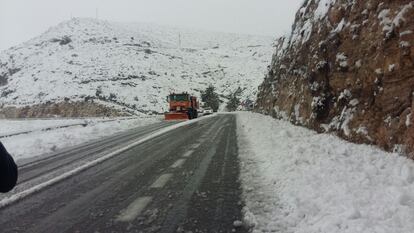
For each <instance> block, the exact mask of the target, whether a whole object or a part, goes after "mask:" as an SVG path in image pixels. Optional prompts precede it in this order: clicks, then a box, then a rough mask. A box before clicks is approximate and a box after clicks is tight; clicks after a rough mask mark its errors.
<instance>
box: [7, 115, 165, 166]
mask: <svg viewBox="0 0 414 233" xmlns="http://www.w3.org/2000/svg"><path fill="white" fill-rule="evenodd" d="M85 120H86V121H87V122H88V125H87V126H86V127H83V126H76V127H70V128H61V129H55V130H50V131H33V132H32V133H29V134H22V135H17V136H13V137H7V138H3V139H1V141H2V143H3V144H4V146H5V147H6V148H7V150H8V151H9V152H10V154H11V155H12V156H13V158H14V159H15V160H17V161H19V160H22V159H28V158H32V157H36V156H38V155H42V154H46V153H52V152H55V151H57V150H59V149H63V148H66V147H72V146H76V145H78V144H82V143H85V142H87V141H90V140H95V139H98V138H101V137H105V136H110V135H112V134H115V133H119V132H122V131H125V130H128V129H132V128H136V127H139V126H145V125H149V124H152V123H156V122H159V121H160V119H159V118H155V117H154V118H135V119H128V120H117V121H109V122H102V121H101V120H100V119H98V118H96V119H82V121H85ZM62 121H64V122H67V120H62ZM69 121H75V120H69ZM64 122H62V123H64ZM0 123H1V122H0ZM19 123H22V122H19ZM55 123H56V122H55ZM50 124H52V122H50V121H49V120H27V121H25V122H24V126H25V127H27V128H36V127H39V126H42V125H43V126H45V125H50ZM0 125H1V124H0ZM35 125H36V126H35ZM20 126H21V125H20ZM9 128H14V129H15V128H17V126H16V127H12V126H9ZM20 129H22V128H20Z"/></svg>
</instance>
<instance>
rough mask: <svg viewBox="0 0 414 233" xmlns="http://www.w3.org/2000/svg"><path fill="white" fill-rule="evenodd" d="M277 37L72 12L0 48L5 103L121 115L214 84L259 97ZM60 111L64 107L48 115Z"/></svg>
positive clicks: (0, 100) (159, 107)
mask: <svg viewBox="0 0 414 233" xmlns="http://www.w3.org/2000/svg"><path fill="white" fill-rule="evenodd" d="M272 41H273V40H272V38H270V37H264V36H253V35H238V34H234V33H216V32H207V31H202V30H200V31H194V30H190V29H179V28H171V27H166V26H159V25H153V24H144V23H112V22H109V21H102V20H96V19H88V18H74V19H72V20H69V21H65V22H62V23H60V24H58V25H57V26H54V27H51V28H50V29H49V30H47V31H46V32H45V33H43V34H42V35H40V36H38V37H35V38H33V39H31V40H29V41H27V42H24V43H22V44H21V45H19V46H15V47H12V48H10V49H8V50H5V51H2V52H0V93H1V95H0V96H1V97H0V106H2V109H3V111H2V112H3V116H5V115H6V117H7V112H9V113H10V112H14V113H13V114H9V115H13V116H15V117H16V116H20V117H22V116H25V114H23V113H22V111H20V109H23V108H26V109H27V108H28V107H29V108H30V106H34V109H36V108H38V107H39V106H44V105H45V104H46V105H48V104H49V107H48V109H49V108H50V105H56V104H57V103H62V102H63V103H64V102H67V103H77V102H88V101H89V102H93V103H95V104H97V105H102V106H106V107H109V108H115V109H118V110H120V112H122V114H121V115H124V114H125V113H126V114H137V115H141V114H148V113H162V112H164V111H165V110H166V103H165V96H166V95H168V94H169V93H170V92H174V91H176V92H179V91H189V92H192V93H193V94H195V95H197V96H199V95H200V91H201V90H204V89H205V88H206V87H207V86H208V85H213V86H215V87H216V89H217V91H218V93H219V94H220V95H221V96H222V97H225V96H227V95H229V94H231V93H232V92H234V91H235V90H237V89H238V88H239V87H240V88H241V89H242V90H244V91H243V94H242V98H244V99H247V98H248V99H253V100H254V99H255V96H256V92H257V86H258V85H259V83H260V82H261V79H262V77H263V73H264V72H265V69H266V66H267V63H268V62H269V60H270V58H271V46H272ZM222 100H223V101H225V100H226V99H225V98H222ZM59 105H61V104H59ZM6 108H7V109H8V110H7V111H5V109H6ZM10 109H14V111H10ZM26 112H27V111H26ZM33 112H37V113H32V114H29V116H44V115H48V114H49V113H48V111H46V110H45V108H44V107H42V109H40V110H35V111H33ZM59 112H65V111H54V113H50V114H51V115H56V113H58V114H57V115H59ZM66 112H67V111H66ZM84 114H86V115H94V114H95V113H93V112H91V113H88V112H87V111H86V112H85V113H84ZM100 114H101V113H100ZM100 114H98V115H100ZM0 115H1V111H0ZM8 117H12V116H8Z"/></svg>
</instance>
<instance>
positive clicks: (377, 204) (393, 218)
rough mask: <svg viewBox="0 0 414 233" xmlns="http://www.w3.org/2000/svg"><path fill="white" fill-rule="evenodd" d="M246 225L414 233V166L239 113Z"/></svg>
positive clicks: (307, 231)
mask: <svg viewBox="0 0 414 233" xmlns="http://www.w3.org/2000/svg"><path fill="white" fill-rule="evenodd" d="M237 121H238V140H239V154H240V160H241V180H242V186H243V190H244V192H243V195H244V198H245V203H246V207H245V208H244V210H243V213H244V215H245V217H244V219H243V221H247V222H248V224H246V223H245V224H246V225H250V226H251V227H253V232H257V233H258V232H295V233H313V232H335V233H345V232H346V233H358V232H364V233H371V232H384V233H386V232H395V233H410V232H414V184H413V180H414V178H413V177H414V172H413V171H414V170H413V169H414V162H413V161H412V160H409V159H407V158H405V157H402V156H399V155H398V154H395V153H386V152H384V151H382V150H379V149H378V148H376V147H372V146H367V145H356V144H352V143H348V142H345V141H343V140H341V139H339V138H337V137H335V136H332V135H329V134H317V133H315V132H313V131H311V130H308V129H305V128H302V127H298V126H294V125H292V124H290V123H288V122H286V121H283V120H275V119H273V118H271V117H269V116H264V115H259V114H254V113H238V115H237Z"/></svg>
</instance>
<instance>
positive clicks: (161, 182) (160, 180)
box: [150, 173, 173, 188]
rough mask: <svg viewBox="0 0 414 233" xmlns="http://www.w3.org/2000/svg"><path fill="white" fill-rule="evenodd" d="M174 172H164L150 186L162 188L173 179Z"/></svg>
mask: <svg viewBox="0 0 414 233" xmlns="http://www.w3.org/2000/svg"><path fill="white" fill-rule="evenodd" d="M172 176H173V174H171V173H167V174H163V175H161V176H160V177H158V179H157V180H156V181H155V182H154V183H153V184H152V185H151V186H150V188H162V187H164V186H165V184H167V182H168V181H169V180H170V179H171V177H172Z"/></svg>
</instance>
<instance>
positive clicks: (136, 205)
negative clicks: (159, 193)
mask: <svg viewBox="0 0 414 233" xmlns="http://www.w3.org/2000/svg"><path fill="white" fill-rule="evenodd" d="M151 201H152V197H140V198H138V199H136V200H135V201H134V202H132V203H131V204H130V205H129V206H128V207H127V208H126V209H124V210H122V211H121V213H120V215H119V216H118V217H117V218H116V221H118V222H130V221H133V220H134V219H135V218H136V217H137V216H138V215H139V214H140V213H141V212H142V211H143V210H144V209H145V207H147V205H148V204H149V203H150V202H151Z"/></svg>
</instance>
